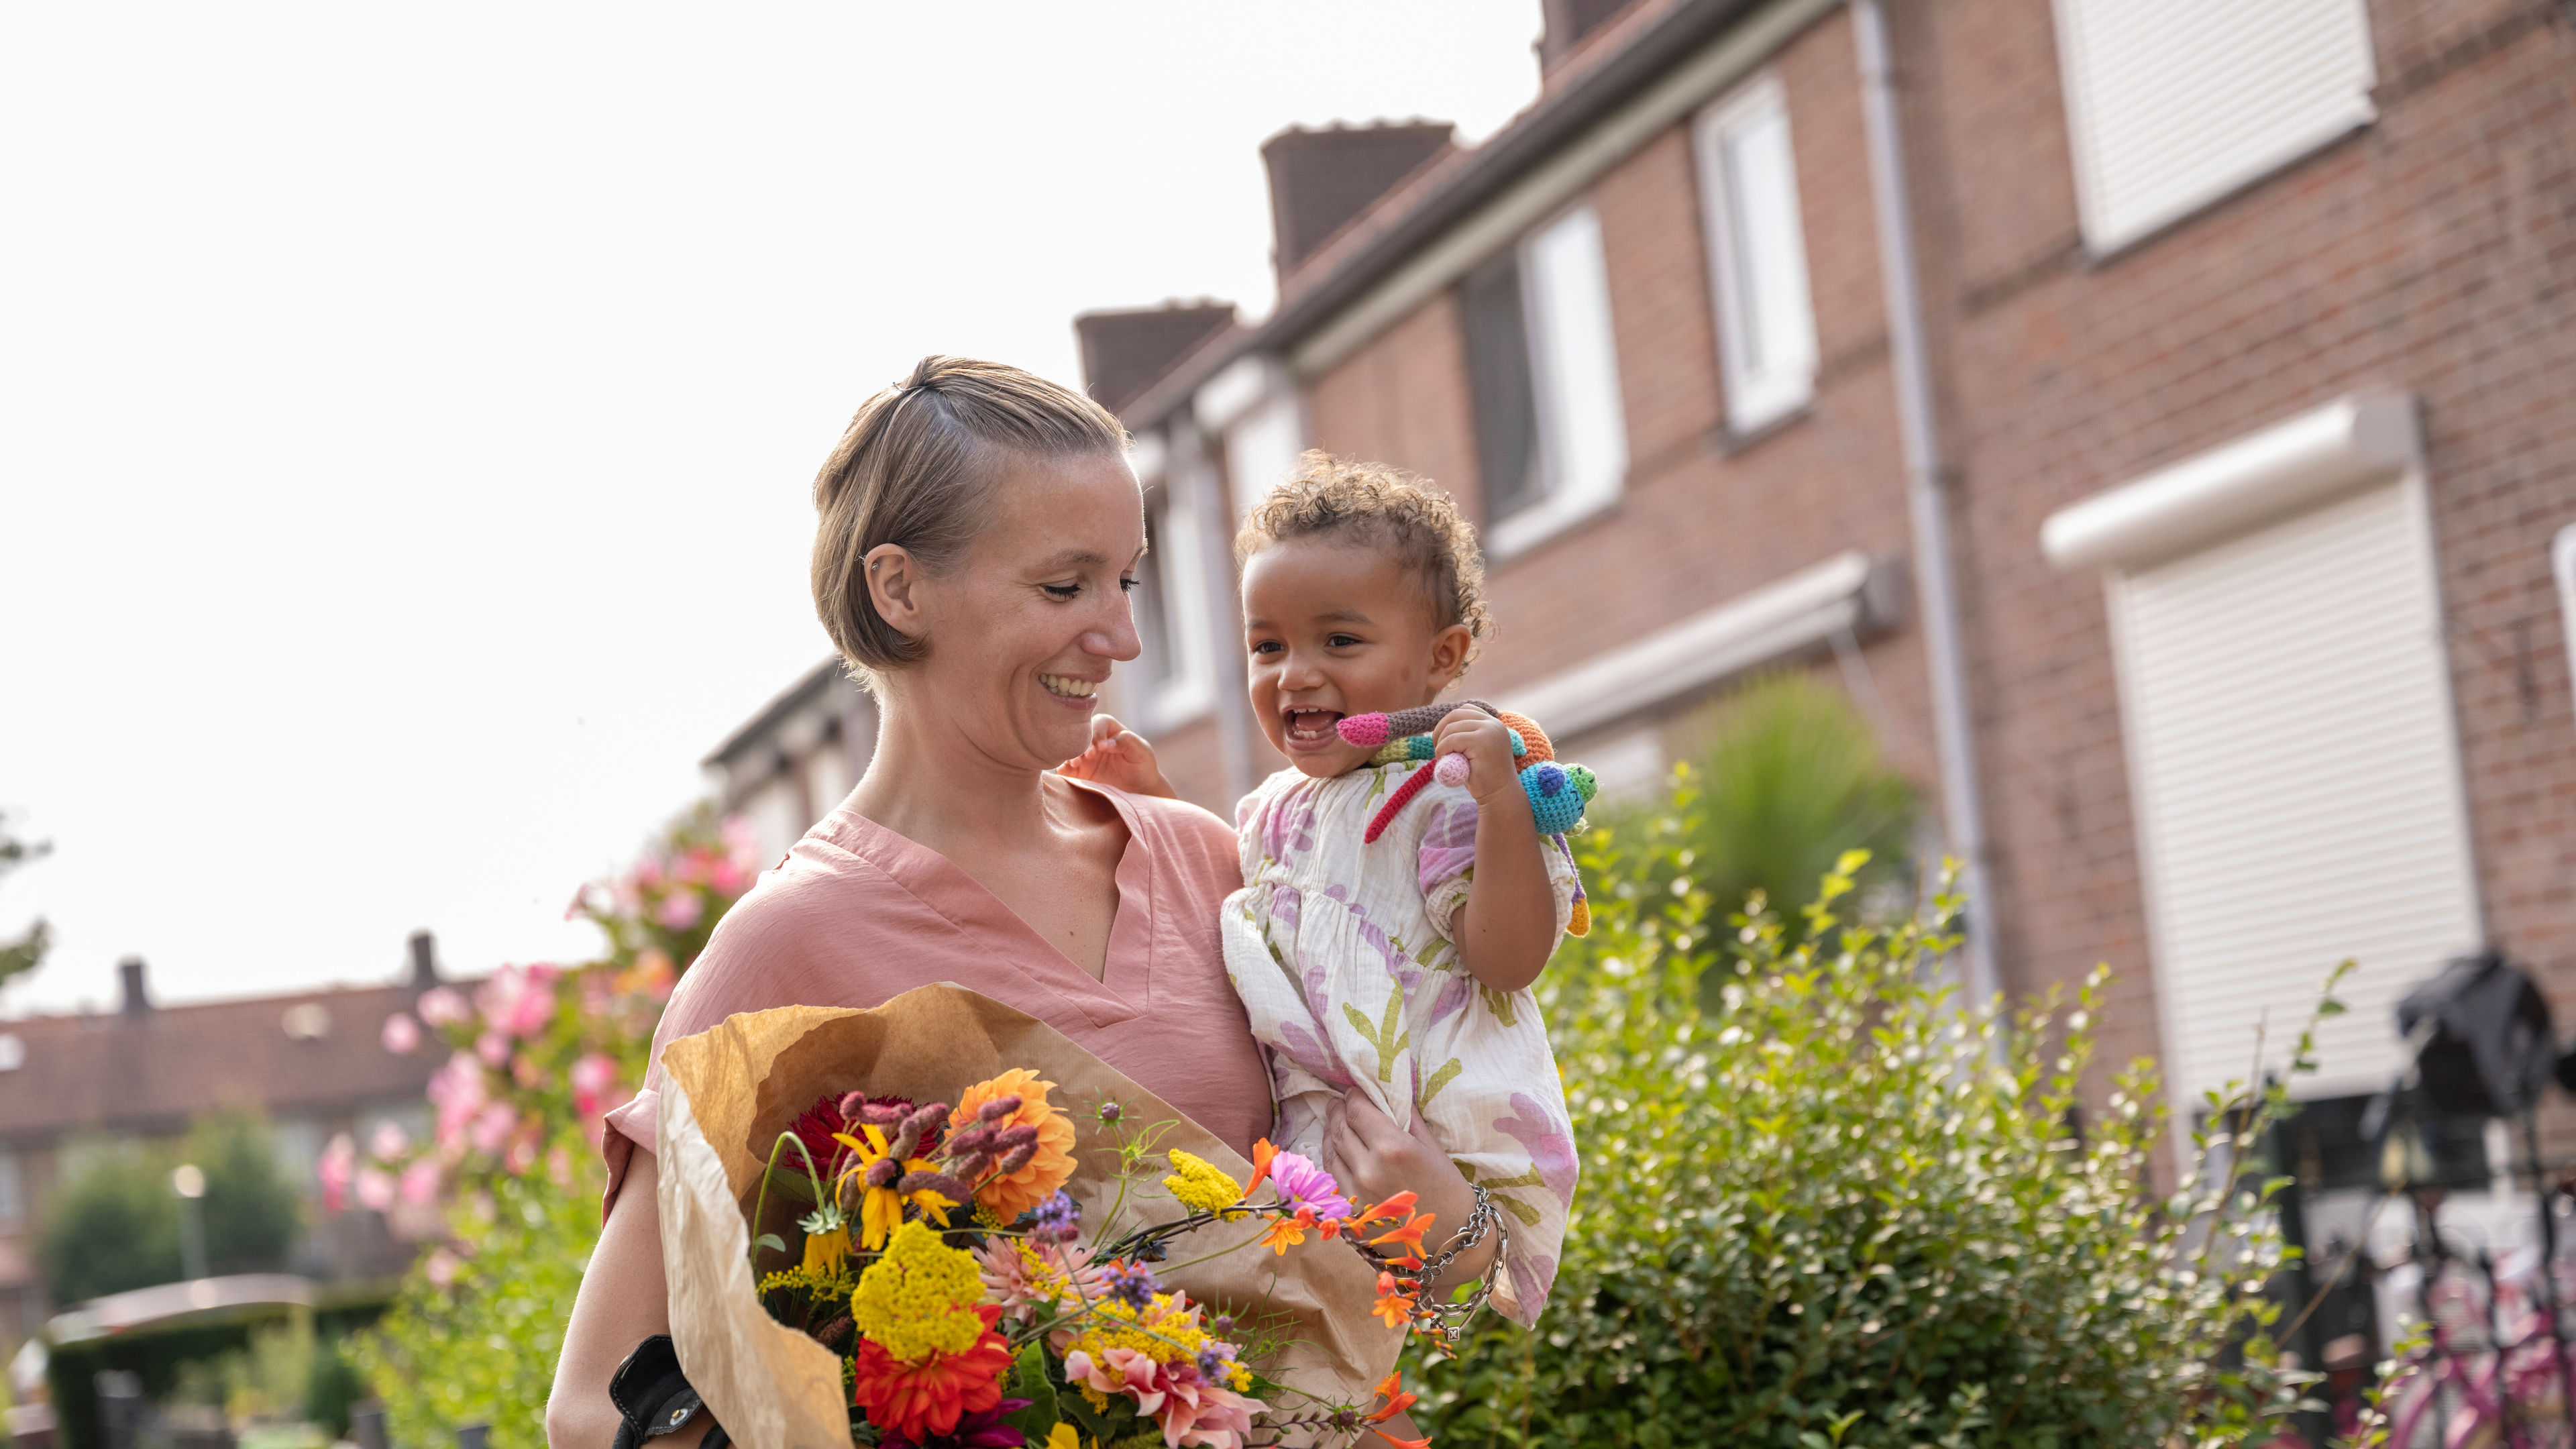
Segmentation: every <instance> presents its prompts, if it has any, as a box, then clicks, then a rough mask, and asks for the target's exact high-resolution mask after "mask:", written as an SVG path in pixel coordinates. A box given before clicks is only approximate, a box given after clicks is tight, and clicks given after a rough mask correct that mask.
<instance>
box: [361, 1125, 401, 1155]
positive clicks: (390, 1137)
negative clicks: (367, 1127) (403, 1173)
mask: <svg viewBox="0 0 2576 1449" xmlns="http://www.w3.org/2000/svg"><path fill="white" fill-rule="evenodd" d="M409 1146H411V1134H410V1133H408V1132H405V1131H403V1130H402V1125H401V1124H400V1123H396V1122H379V1123H377V1124H376V1130H375V1133H374V1134H373V1135H372V1136H370V1137H369V1138H368V1139H367V1150H368V1151H369V1152H371V1153H373V1154H375V1158H376V1160H377V1161H378V1162H391V1161H393V1160H394V1159H395V1158H397V1157H400V1156H402V1155H403V1149H405V1148H407V1147H409Z"/></svg>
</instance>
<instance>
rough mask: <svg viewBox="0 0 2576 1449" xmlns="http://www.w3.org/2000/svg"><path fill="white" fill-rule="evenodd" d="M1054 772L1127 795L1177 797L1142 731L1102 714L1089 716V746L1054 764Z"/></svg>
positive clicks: (1178, 794)
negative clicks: (1138, 731) (1164, 776)
mask: <svg viewBox="0 0 2576 1449" xmlns="http://www.w3.org/2000/svg"><path fill="white" fill-rule="evenodd" d="M1055 772H1056V773H1057V774H1059V775H1065V776H1069V777H1071V778H1073V779H1076V780H1089V781H1091V782H1092V783H1093V784H1095V785H1107V786H1109V787H1110V788H1111V789H1113V790H1124V791H1126V792H1127V793H1128V794H1130V795H1160V796H1161V797H1163V798H1164V799H1166V800H1176V799H1179V798H1180V792H1178V791H1176V790H1174V789H1173V788H1172V784H1171V782H1170V781H1169V780H1166V779H1164V778H1163V767H1162V766H1161V765H1159V764H1157V763H1156V762H1155V760H1154V747H1153V746H1152V745H1149V744H1147V743H1146V742H1145V737H1144V736H1143V735H1140V734H1138V733H1136V732H1135V731H1134V730H1131V729H1128V728H1126V727H1125V726H1123V725H1121V724H1119V723H1118V721H1116V720H1114V719H1112V718H1110V717H1109V716H1108V715H1105V714H1096V715H1093V716H1092V717H1091V747H1090V748H1089V749H1086V750H1084V751H1083V752H1082V753H1081V754H1079V755H1076V756H1074V757H1073V758H1072V759H1070V760H1067V761H1065V762H1064V763H1063V764H1061V765H1058V766H1056V767H1055Z"/></svg>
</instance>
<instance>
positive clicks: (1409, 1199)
mask: <svg viewBox="0 0 2576 1449" xmlns="http://www.w3.org/2000/svg"><path fill="white" fill-rule="evenodd" d="M1418 1201H1420V1199H1419V1198H1417V1197H1415V1196H1414V1193H1413V1189H1411V1188H1409V1187H1408V1188H1406V1189H1405V1190H1404V1191H1402V1192H1399V1193H1397V1194H1396V1195H1395V1196H1393V1197H1391V1198H1388V1199H1387V1200H1386V1201H1384V1202H1382V1203H1379V1204H1378V1205H1377V1206H1376V1207H1373V1208H1369V1209H1366V1210H1364V1211H1363V1212H1361V1213H1360V1215H1359V1216H1358V1217H1357V1218H1356V1219H1354V1221H1356V1222H1358V1223H1359V1224H1360V1225H1361V1226H1362V1227H1366V1226H1367V1225H1368V1224H1370V1223H1383V1222H1387V1221H1390V1220H1393V1219H1398V1218H1402V1217H1403V1216H1404V1215H1405V1214H1406V1213H1409V1212H1411V1211H1413V1205H1414V1204H1415V1203H1416V1202H1418Z"/></svg>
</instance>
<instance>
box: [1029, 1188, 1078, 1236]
mask: <svg viewBox="0 0 2576 1449" xmlns="http://www.w3.org/2000/svg"><path fill="white" fill-rule="evenodd" d="M1032 1216H1034V1217H1035V1218H1036V1219H1037V1221H1036V1223H1035V1225H1034V1227H1033V1228H1032V1230H1031V1231H1032V1232H1033V1233H1035V1234H1036V1235H1037V1236H1040V1237H1051V1238H1054V1239H1056V1240H1057V1241H1059V1242H1071V1241H1072V1240H1073V1239H1075V1238H1076V1237H1079V1236H1081V1233H1082V1208H1081V1206H1080V1205H1079V1204H1077V1203H1075V1202H1074V1200H1073V1197H1072V1195H1071V1194H1069V1193H1064V1192H1058V1193H1057V1194H1056V1195H1055V1196H1053V1197H1050V1198H1048V1199H1047V1200H1046V1201H1044V1202H1042V1203H1039V1204H1038V1205H1037V1207H1036V1208H1035V1209H1034V1210H1033V1212H1032Z"/></svg>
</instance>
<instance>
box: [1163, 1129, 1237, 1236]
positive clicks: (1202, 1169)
mask: <svg viewBox="0 0 2576 1449" xmlns="http://www.w3.org/2000/svg"><path fill="white" fill-rule="evenodd" d="M1170 1156H1171V1159H1172V1175H1171V1176H1169V1177H1167V1178H1164V1179H1163V1186H1165V1187H1168V1188H1170V1189H1171V1190H1172V1196H1174V1197H1176V1198H1178V1199H1180V1201H1181V1206H1183V1207H1185V1208H1189V1209H1190V1210H1192V1211H1193V1212H1203V1213H1216V1212H1225V1210H1226V1209H1227V1208H1230V1207H1232V1206H1234V1205H1235V1204H1236V1203H1239V1202H1241V1201H1243V1184H1242V1183H1239V1182H1237V1181H1235V1180H1234V1179H1233V1178H1232V1177H1230V1176H1228V1175H1227V1174H1226V1171H1225V1169H1224V1168H1221V1167H1219V1166H1217V1165H1216V1164H1215V1163H1213V1162H1210V1161H1208V1160H1207V1159H1206V1158H1204V1157H1199V1156H1196V1155H1194V1154H1192V1153H1188V1152H1183V1151H1182V1150H1181V1149H1179V1148H1177V1147H1175V1148H1173V1149H1172V1151H1171V1153H1170ZM1242 1216H1243V1214H1242V1213H1225V1217H1226V1221H1228V1222H1232V1221H1233V1220H1234V1219H1236V1218H1239V1217H1242Z"/></svg>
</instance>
